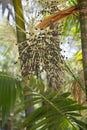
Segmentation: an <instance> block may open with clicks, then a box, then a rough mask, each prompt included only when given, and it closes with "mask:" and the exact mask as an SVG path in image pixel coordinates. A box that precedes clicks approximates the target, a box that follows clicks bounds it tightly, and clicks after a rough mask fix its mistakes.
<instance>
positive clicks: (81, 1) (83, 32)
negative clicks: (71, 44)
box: [78, 0, 87, 100]
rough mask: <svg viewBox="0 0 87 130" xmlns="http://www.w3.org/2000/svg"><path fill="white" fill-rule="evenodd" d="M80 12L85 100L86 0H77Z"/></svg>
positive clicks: (86, 64) (86, 61)
mask: <svg viewBox="0 0 87 130" xmlns="http://www.w3.org/2000/svg"><path fill="white" fill-rule="evenodd" d="M78 2H79V13H80V27H81V41H82V56H83V71H84V80H85V89H86V100H87V0H78Z"/></svg>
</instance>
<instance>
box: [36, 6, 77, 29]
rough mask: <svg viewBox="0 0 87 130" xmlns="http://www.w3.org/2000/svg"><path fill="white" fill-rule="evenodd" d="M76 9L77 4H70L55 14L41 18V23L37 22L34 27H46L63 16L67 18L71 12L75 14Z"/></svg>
mask: <svg viewBox="0 0 87 130" xmlns="http://www.w3.org/2000/svg"><path fill="white" fill-rule="evenodd" d="M77 11H78V6H77V5H76V6H72V7H70V8H68V9H65V10H62V11H58V12H56V13H55V14H52V15H51V16H49V17H47V18H46V19H44V20H42V22H41V23H39V24H38V25H37V26H36V28H40V29H42V28H46V27H48V26H49V25H50V24H51V23H52V22H53V23H56V22H58V21H59V20H61V19H63V18H67V17H68V16H70V15H72V14H76V13H77Z"/></svg>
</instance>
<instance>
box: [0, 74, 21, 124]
mask: <svg viewBox="0 0 87 130" xmlns="http://www.w3.org/2000/svg"><path fill="white" fill-rule="evenodd" d="M19 88H20V89H19ZM17 91H20V92H19V93H21V84H20V81H19V80H17V79H16V78H14V77H13V76H12V75H8V74H5V73H3V72H0V108H1V110H2V122H3V124H4V123H5V122H6V120H7V117H8V116H9V114H10V110H12V109H13V107H14V104H15V101H16V98H17V93H18V92H17Z"/></svg>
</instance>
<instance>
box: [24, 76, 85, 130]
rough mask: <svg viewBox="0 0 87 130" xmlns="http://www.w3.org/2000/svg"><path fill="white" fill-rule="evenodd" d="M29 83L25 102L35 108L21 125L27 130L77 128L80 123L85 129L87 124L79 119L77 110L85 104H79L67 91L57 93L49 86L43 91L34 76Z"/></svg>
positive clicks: (73, 129) (82, 108) (76, 129)
mask: <svg viewBox="0 0 87 130" xmlns="http://www.w3.org/2000/svg"><path fill="white" fill-rule="evenodd" d="M39 80H40V79H39ZM30 85H31V86H30V87H29V89H31V91H32V93H31V94H29V96H30V97H31V98H28V102H27V104H28V107H29V104H30V107H31V106H35V109H34V111H33V112H32V113H31V114H30V115H29V116H28V117H26V119H25V121H24V123H23V127H28V129H29V130H35V129H36V130H46V129H50V130H54V129H57V130H67V129H69V128H71V130H78V128H79V126H81V125H82V126H81V127H82V128H84V130H86V127H87V124H86V123H84V122H82V121H81V120H80V118H79V117H81V115H80V114H79V112H78V111H79V110H85V109H87V106H81V105H79V104H77V102H76V101H73V100H72V99H70V98H69V93H64V94H60V95H57V92H56V91H53V90H52V89H50V88H48V89H47V90H45V91H43V89H42V88H43V87H42V88H41V83H40V84H38V79H36V78H33V82H32V84H30ZM34 86H35V87H34ZM42 86H43V83H42ZM34 88H35V89H34ZM36 88H37V89H36ZM55 95H56V96H55Z"/></svg>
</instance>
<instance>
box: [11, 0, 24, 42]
mask: <svg viewBox="0 0 87 130" xmlns="http://www.w3.org/2000/svg"><path fill="white" fill-rule="evenodd" d="M13 4H14V10H15V21H16V30H17V41H18V43H20V42H24V41H25V40H26V33H25V32H26V31H25V23H24V16H23V9H22V4H21V0H13Z"/></svg>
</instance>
